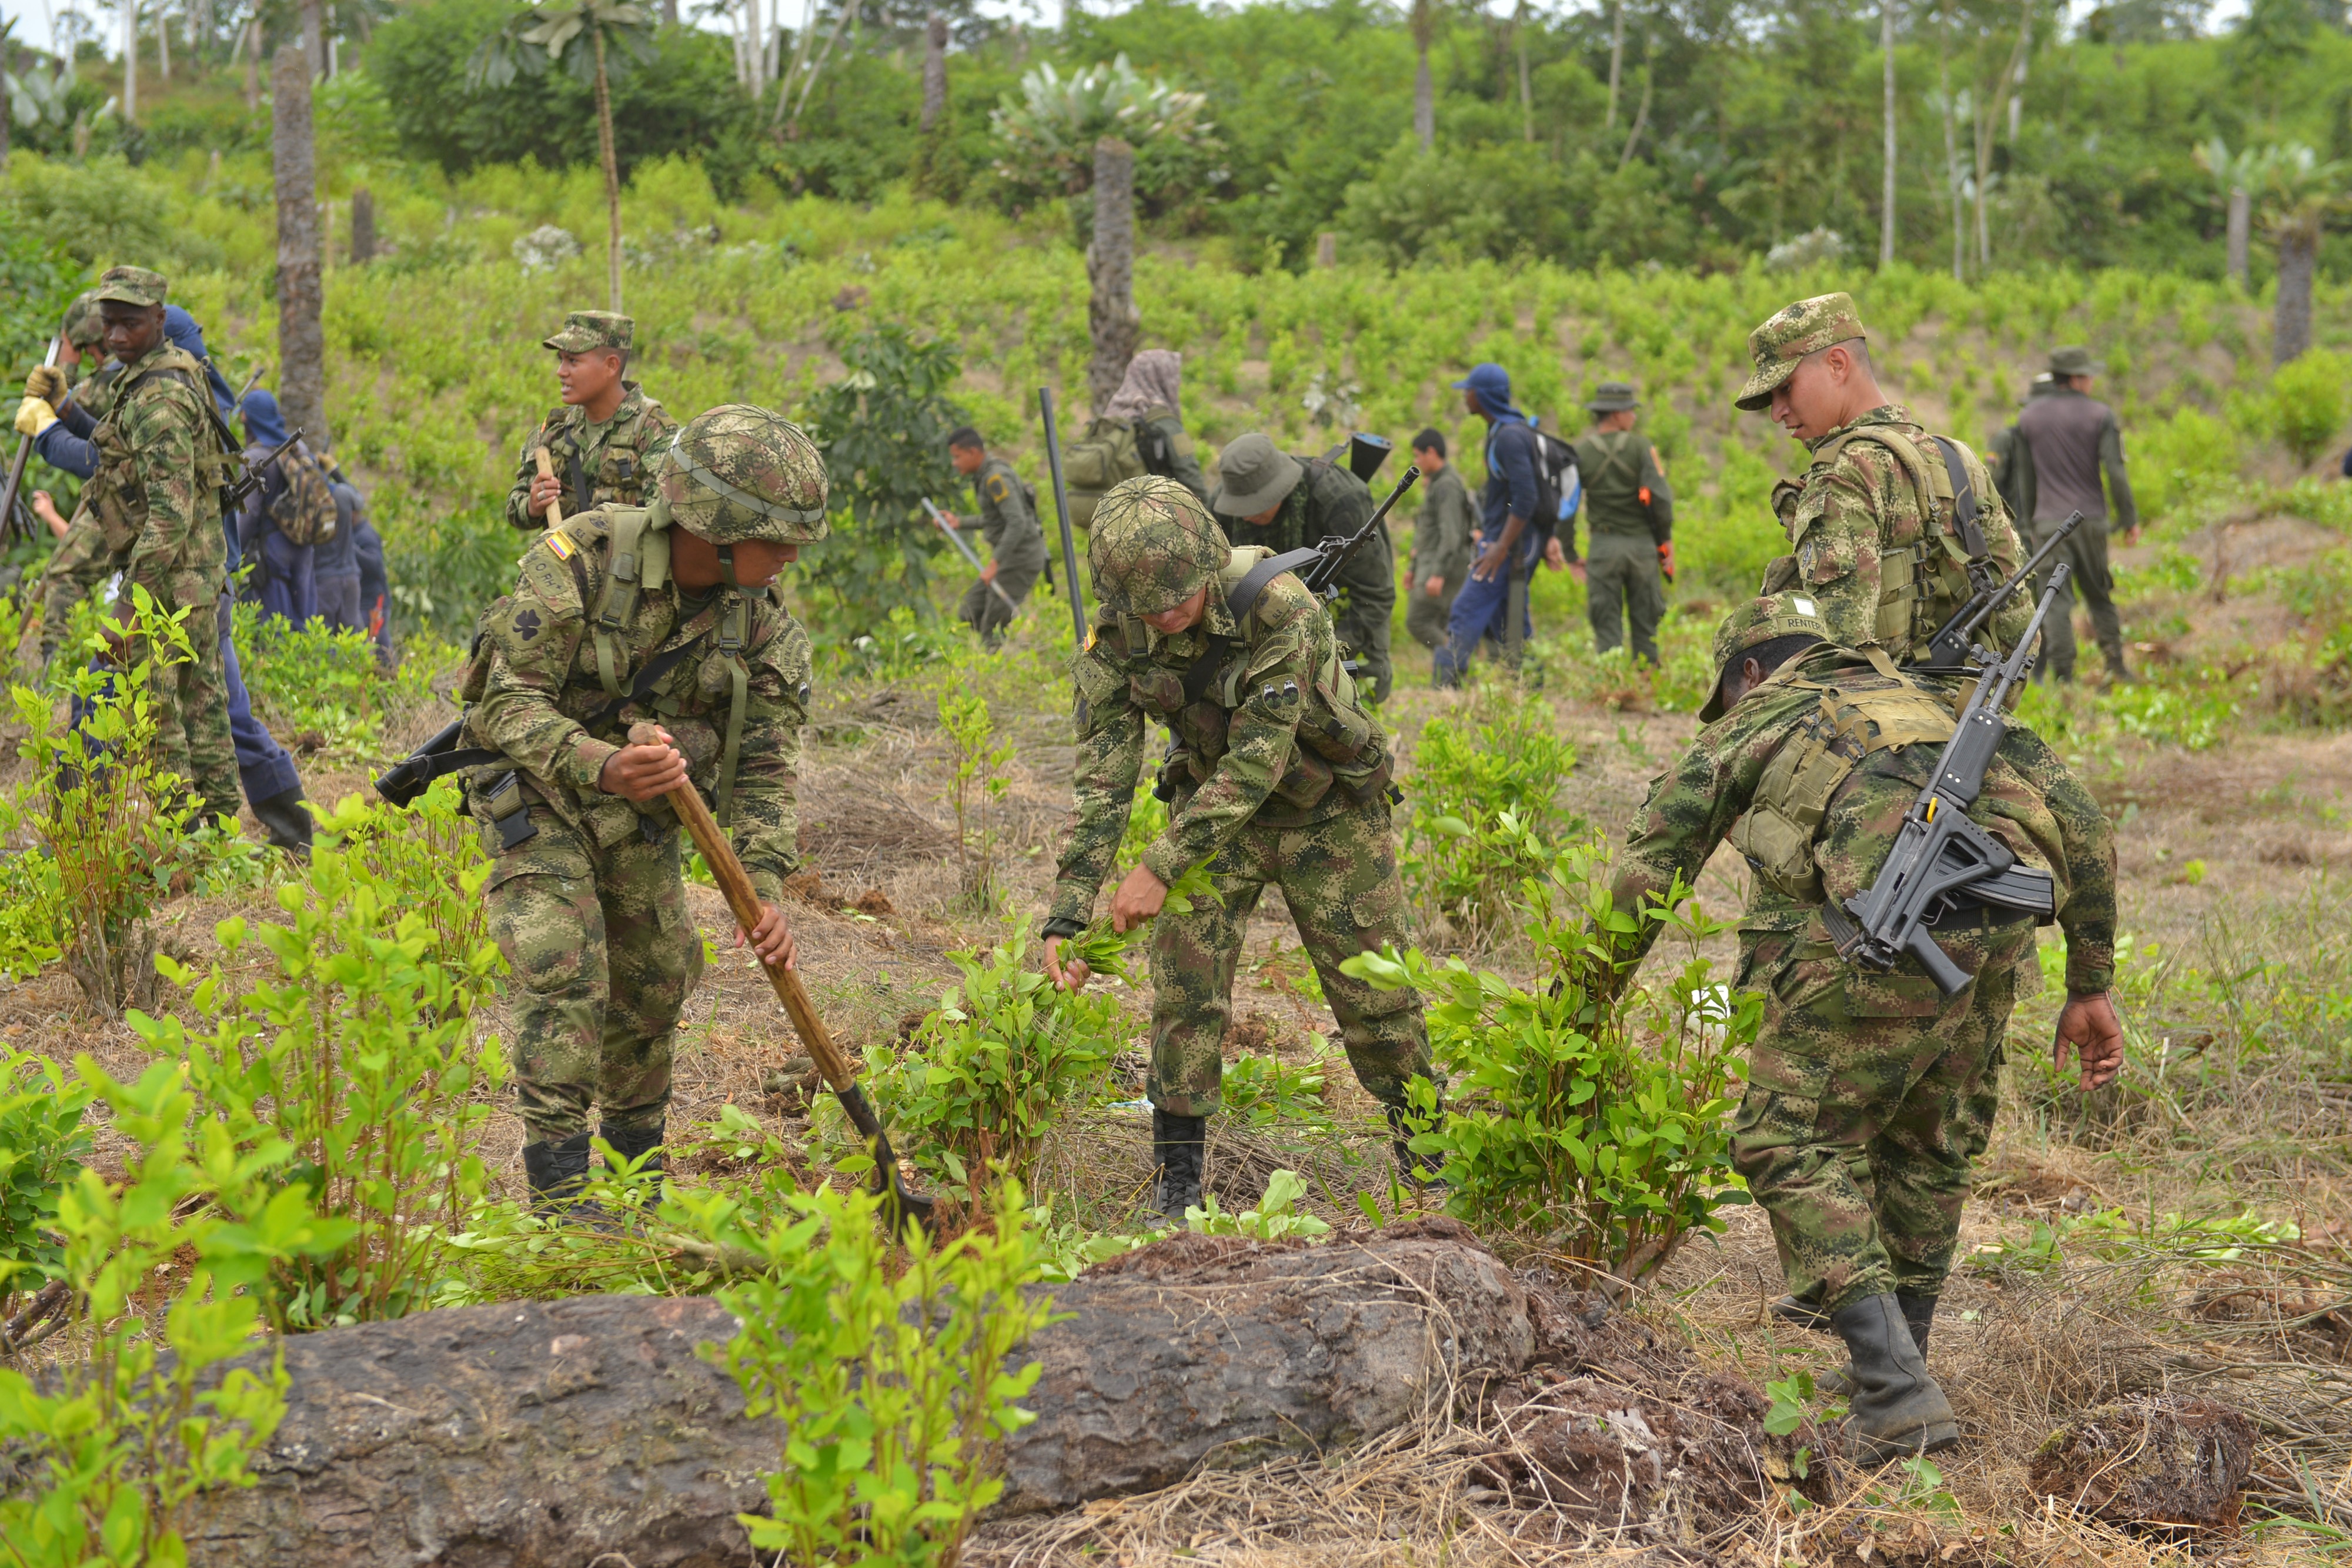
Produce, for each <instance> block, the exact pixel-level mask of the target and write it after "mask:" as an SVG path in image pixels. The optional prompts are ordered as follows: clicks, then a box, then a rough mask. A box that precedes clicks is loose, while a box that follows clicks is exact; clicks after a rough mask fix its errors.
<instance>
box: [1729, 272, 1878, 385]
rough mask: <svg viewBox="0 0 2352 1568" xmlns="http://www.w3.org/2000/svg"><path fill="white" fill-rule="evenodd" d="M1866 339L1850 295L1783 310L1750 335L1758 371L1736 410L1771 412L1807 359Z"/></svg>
mask: <svg viewBox="0 0 2352 1568" xmlns="http://www.w3.org/2000/svg"><path fill="white" fill-rule="evenodd" d="M1864 335H1865V334H1864V332H1863V329H1862V312H1861V311H1859V310H1856V309H1855V308H1853V295H1851V294H1822V295H1816V296H1815V297H1814V298H1811V299H1800V300H1798V301H1797V302H1796V303H1795V304H1794V305H1790V306H1785V307H1783V308H1781V309H1780V311H1778V312H1777V313H1776V314H1774V315H1773V316H1772V317H1771V318H1770V319H1769V320H1767V321H1766V322H1765V323H1764V325H1762V326H1761V327H1759V328H1757V329H1756V330H1754V331H1753V332H1750V333H1748V357H1749V358H1750V359H1752V360H1754V361H1756V369H1755V371H1754V372H1753V373H1752V374H1750V375H1749V376H1748V384H1747V385H1746V386H1743V387H1741V388H1740V389H1739V395H1738V397H1737V398H1735V399H1733V400H1732V402H1733V404H1734V406H1735V407H1738V408H1743V409H1746V410H1747V411H1748V413H1755V412H1757V411H1758V410H1759V409H1761V408H1764V407H1766V406H1768V405H1769V403H1770V402H1771V401H1772V394H1773V392H1776V391H1778V390H1779V389H1780V383H1781V382H1785V381H1787V380H1788V379H1789V378H1790V376H1791V375H1793V374H1795V373H1796V370H1797V365H1798V363H1799V361H1801V360H1803V359H1804V357H1805V356H1806V355H1808V354H1818V353H1820V352H1821V351H1822V350H1823V349H1826V348H1828V347H1829V346H1830V345H1831V344H1832V343H1847V342H1852V341H1853V340H1854V339H1856V338H1860V337H1863V336H1864Z"/></svg>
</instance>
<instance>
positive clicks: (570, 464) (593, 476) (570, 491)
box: [546, 388, 661, 515]
mask: <svg viewBox="0 0 2352 1568" xmlns="http://www.w3.org/2000/svg"><path fill="white" fill-rule="evenodd" d="M631 390H633V391H635V390H636V389H635V388H632V389H631ZM637 395H638V397H639V399H640V401H641V402H642V403H643V405H644V406H643V408H642V410H641V412H640V413H638V415H637V418H636V422H635V428H634V432H633V434H635V435H636V436H637V437H639V438H642V437H643V436H644V434H645V423H646V419H647V418H649V417H650V416H652V415H653V414H656V413H659V412H661V404H660V403H659V402H656V401H655V400H654V399H652V398H649V397H646V396H645V394H644V393H643V392H641V391H639V392H638V394H637ZM559 412H560V413H562V415H563V419H562V423H560V424H558V423H554V422H552V421H551V422H550V423H549V424H548V425H547V427H546V435H547V444H548V451H549V453H550V454H551V455H560V456H561V457H562V463H561V464H560V465H559V466H560V467H561V468H562V476H563V489H564V493H565V495H566V497H568V498H567V499H566V500H565V502H564V504H563V510H564V512H565V513H566V514H567V515H569V514H572V513H576V512H587V511H593V510H594V509H595V508H596V507H599V506H614V507H634V506H635V505H637V503H638V502H640V501H642V500H643V499H645V481H646V467H647V465H646V461H645V459H644V458H643V457H642V456H641V455H639V454H637V453H635V452H632V451H629V450H627V449H626V448H625V447H624V446H623V445H622V444H620V443H619V442H618V441H617V440H614V439H611V438H608V439H607V440H606V441H605V443H604V451H603V452H602V453H600V454H599V455H597V459H596V466H595V468H594V469H593V471H592V470H591V469H590V468H589V467H588V465H587V464H586V463H585V461H583V458H582V455H581V440H580V432H581V429H582V427H583V425H585V424H586V423H587V415H586V414H584V413H582V414H580V415H579V417H577V418H574V417H572V415H573V413H574V412H575V411H574V410H573V409H572V407H571V406H570V405H567V406H566V407H564V408H563V409H562V410H560V411H559ZM613 417H614V420H615V421H617V420H618V419H619V418H620V415H619V414H617V413H615V414H614V416H613ZM613 434H614V436H617V435H619V434H620V432H619V431H617V430H616V431H614V433H613ZM598 496H608V497H611V499H610V500H609V501H601V502H600V501H599V500H597V499H596V497H598Z"/></svg>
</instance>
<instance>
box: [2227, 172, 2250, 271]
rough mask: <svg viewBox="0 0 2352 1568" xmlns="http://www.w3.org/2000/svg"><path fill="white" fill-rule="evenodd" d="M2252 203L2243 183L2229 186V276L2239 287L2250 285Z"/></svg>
mask: <svg viewBox="0 0 2352 1568" xmlns="http://www.w3.org/2000/svg"><path fill="white" fill-rule="evenodd" d="M2253 227H2254V203H2253V198H2252V196H2251V195H2249V194H2248V193H2247V191H2246V188H2245V187H2244V186H2243V185H2232V186H2231V187H2230V238H2229V251H2230V276H2231V277H2232V278H2234V279H2235V280H2236V281H2237V285H2238V287H2241V288H2245V287H2251V282H2252V279H2251V271H2252V267H2251V263H2250V261H2249V259H2248V253H2249V252H2250V251H2251V250H2252V245H2251V244H2250V243H2249V242H2250V241H2251V240H2252V236H2253Z"/></svg>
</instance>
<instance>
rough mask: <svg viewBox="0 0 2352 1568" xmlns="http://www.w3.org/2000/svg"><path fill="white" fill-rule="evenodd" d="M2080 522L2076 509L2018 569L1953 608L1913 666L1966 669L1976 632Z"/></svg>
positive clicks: (2037, 569) (1945, 669)
mask: <svg viewBox="0 0 2352 1568" xmlns="http://www.w3.org/2000/svg"><path fill="white" fill-rule="evenodd" d="M2082 526H2083V514H2082V513H2081V512H2079V511H2078V512H2075V513H2074V514H2073V515H2072V516H2070V517H2067V519H2066V520H2065V521H2064V522H2063V523H2061V524H2059V525H2058V531H2057V532H2055V533H2053V534H2052V535H2051V536H2050V537H2049V538H2046V539H2043V540H2042V548H2041V549H2038V550H2035V551H2034V552H2033V559H2031V560H2029V561H2027V562H2026V563H2025V564H2024V565H2023V566H2021V567H2019V568H2018V569H2017V575H2016V576H2014V577H2012V578H2011V579H2010V580H2008V581H2007V582H2004V583H2001V584H2000V585H1999V586H1998V587H1992V588H1979V589H1978V590H1977V592H1976V597H1975V598H1973V599H1971V600H1969V601H1968V602H1967V603H1966V604H1963V605H1961V606H1960V607H1959V608H1958V610H1955V611H1953V612H1952V618H1951V619H1950V620H1949V621H1947V622H1944V624H1943V625H1942V626H1941V627H1940V628H1938V629H1937V632H1936V634H1935V635H1934V636H1933V637H1930V638H1928V639H1927V657H1926V658H1924V659H1922V660H1920V661H1919V662H1918V664H1916V665H1915V666H1914V668H1916V669H1923V670H1940V671H1946V672H1952V671H1958V670H1963V669H1966V668H1967V667H1968V657H1969V653H1970V651H1971V650H1973V649H1974V648H1975V647H1976V642H1977V633H1978V632H1981V631H1983V630H1984V629H1985V623H1986V622H1989V621H1990V620H1991V619H1992V617H1993V612H1995V611H1997V610H1999V609H2000V607H2001V606H2002V605H2004V604H2006V603H2008V602H2009V596H2010V595H2011V594H2012V593H2015V592H2016V591H2018V589H2019V588H2021V587H2022V586H2023V585H2024V583H2025V581H2026V580H2027V579H2029V578H2031V577H2032V575H2033V574H2034V573H2035V572H2037V571H2040V570H2042V565H2043V563H2044V562H2046V561H2048V560H2049V559H2050V558H2051V556H2053V554H2055V553H2056V552H2057V549H2058V547H2059V546H2060V545H2062V544H2063V543H2064V542H2065V540H2066V536H2067V535H2068V534H2071V533H2073V532H2074V530H2075V529H2076V528H2081V527H2082Z"/></svg>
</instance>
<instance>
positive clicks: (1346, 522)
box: [1210, 434, 1396, 704]
mask: <svg viewBox="0 0 2352 1568" xmlns="http://www.w3.org/2000/svg"><path fill="white" fill-rule="evenodd" d="M1210 507H1211V509H1212V510H1213V511H1214V512H1215V513H1216V517H1217V521H1218V522H1219V523H1220V524H1222V525H1223V528H1224V530H1225V533H1226V535H1227V536H1228V537H1229V538H1234V539H1236V540H1238V541H1240V542H1241V543H1242V544H1243V545H1244V546H1263V547H1264V548H1265V549H1267V550H1269V551H1271V552H1273V553H1274V554H1276V555H1281V554H1283V553H1285V552H1286V551H1289V550H1295V549H1305V548H1306V547H1307V546H1308V545H1311V544H1314V543H1316V542H1317V541H1318V540H1320V539H1326V538H1333V537H1335V536H1336V537H1338V538H1348V537H1349V536H1350V535H1352V534H1354V533H1355V532H1356V530H1357V529H1359V528H1362V527H1363V526H1364V524H1365V523H1366V522H1367V521H1368V520H1369V519H1370V517H1371V515H1372V510H1373V503H1372V493H1371V491H1370V489H1369V488H1367V487H1366V486H1365V484H1364V482H1363V481H1362V480H1361V479H1359V478H1357V477H1356V476H1355V475H1354V474H1353V473H1351V472H1349V469H1348V468H1347V467H1346V466H1345V465H1341V464H1337V463H1329V462H1326V461H1325V460H1324V459H1322V458H1320V457H1294V456H1291V455H1288V454H1287V453H1285V452H1283V451H1281V450H1280V449H1279V448H1277V447H1276V445H1275V444H1274V443H1273V442H1272V441H1270V440H1268V439H1267V438H1266V437H1265V436H1263V435H1258V434H1249V435H1244V436H1238V437H1236V438H1235V439H1234V444H1232V445H1230V446H1228V447H1226V448H1225V449H1224V451H1223V453H1222V454H1220V455H1219V456H1218V458H1217V492H1216V495H1215V497H1213V499H1212V500H1211V502H1210ZM1395 608H1396V558H1395V557H1394V555H1392V554H1391V550H1390V546H1389V533H1388V525H1387V524H1386V523H1385V522H1383V523H1382V524H1381V527H1380V530H1379V532H1378V533H1376V534H1375V535H1374V536H1373V537H1372V538H1369V539H1367V540H1365V541H1364V548H1363V549H1360V550H1358V551H1357V552H1356V553H1355V556H1354V558H1353V559H1350V560H1349V562H1348V565H1347V569H1346V570H1343V571H1342V572H1340V574H1339V604H1338V606H1337V607H1336V608H1335V609H1334V610H1333V612H1332V621H1333V622H1334V623H1335V630H1336V631H1337V632H1339V641H1340V642H1341V643H1345V644H1346V645H1347V648H1348V652H1349V655H1350V656H1351V657H1353V658H1354V659H1355V660H1356V661H1357V663H1358V664H1359V666H1360V668H1359V670H1358V674H1360V676H1361V678H1362V682H1363V685H1364V695H1365V698H1366V700H1367V701H1370V702H1372V703H1376V704H1377V703H1381V702H1385V701H1386V700H1387V699H1388V695H1389V615H1390V612H1392V611H1393V610H1395Z"/></svg>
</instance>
